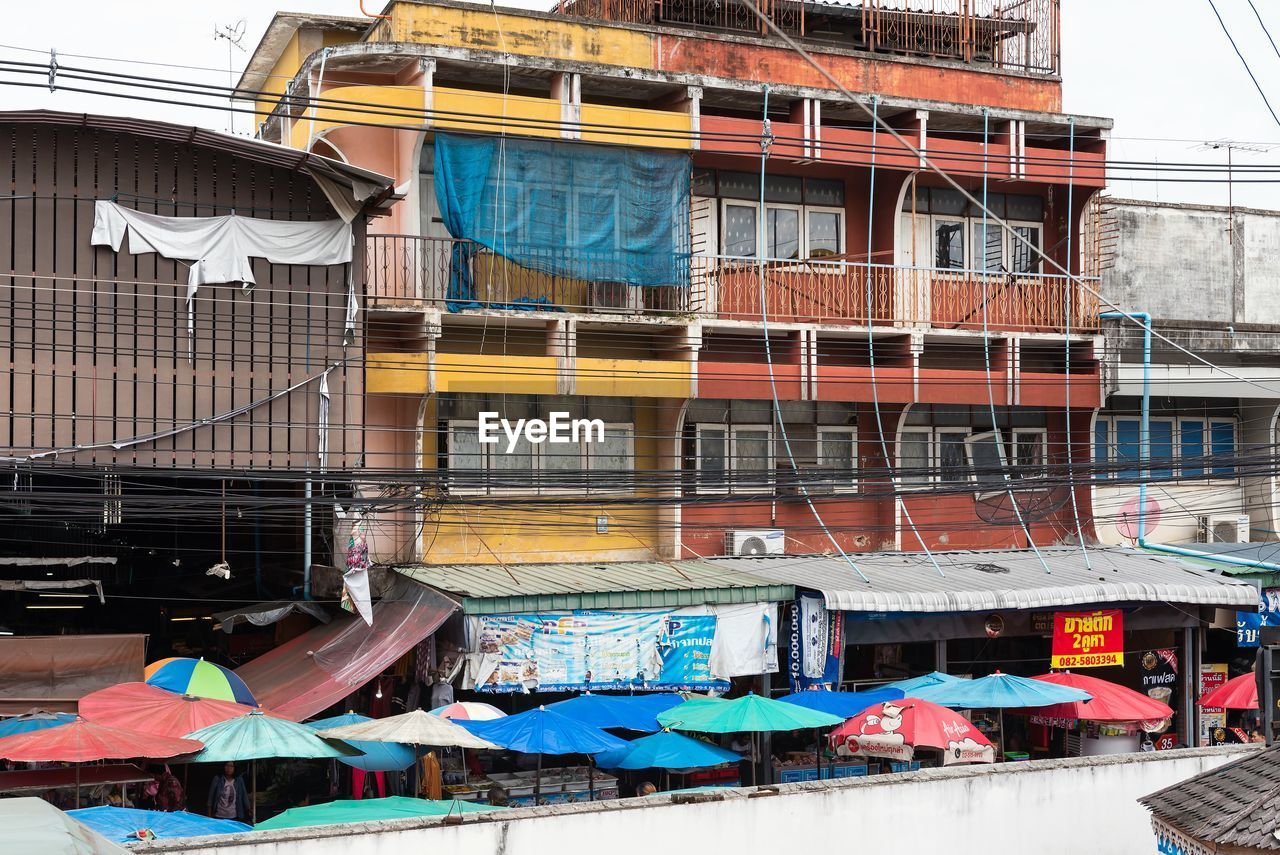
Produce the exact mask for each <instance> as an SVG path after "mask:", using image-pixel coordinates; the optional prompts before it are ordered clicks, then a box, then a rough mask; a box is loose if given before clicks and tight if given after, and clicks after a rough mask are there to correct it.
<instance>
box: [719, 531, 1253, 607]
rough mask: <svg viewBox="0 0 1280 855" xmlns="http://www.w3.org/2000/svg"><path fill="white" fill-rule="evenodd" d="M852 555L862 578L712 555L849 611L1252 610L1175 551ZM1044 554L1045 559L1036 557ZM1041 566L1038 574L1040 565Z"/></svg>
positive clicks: (804, 564)
mask: <svg viewBox="0 0 1280 855" xmlns="http://www.w3.org/2000/svg"><path fill="white" fill-rule="evenodd" d="M933 557H934V559H935V560H936V561H937V562H938V568H940V569H941V570H942V574H945V575H941V574H939V572H938V568H935V567H934V566H933V563H932V562H931V561H930V560H929V558H928V557H926V556H925V555H924V554H923V553H919V552H877V553H863V554H856V555H852V556H851V558H852V559H853V561H854V563H855V564H856V565H857V567H858V570H860V571H861V572H862V574H863V575H864V576H866V577H867V579H869V580H870V581H869V582H864V581H863V580H862V579H860V578H859V577H858V575H857V574H856V573H854V571H853V569H852V568H850V566H849V564H848V562H846V561H845V560H844V559H842V558H834V557H829V556H776V557H761V558H716V559H708V560H707V561H706V563H708V564H715V565H719V566H721V567H724V568H725V569H727V570H732V571H736V572H740V573H749V574H751V575H752V576H755V577H759V578H765V579H772V580H774V581H776V582H782V583H786V584H790V585H794V586H795V587H797V588H810V589H812V590H815V591H820V592H821V593H822V595H823V597H824V598H826V601H827V607H828V608H830V609H836V610H839V611H850V612H908V613H944V612H985V611H998V610H1000V609H1046V608H1059V607H1063V606H1077V605H1087V604H1093V603H1180V604H1186V605H1203V606H1223V607H1234V606H1244V607H1247V608H1256V606H1257V601H1258V594H1257V589H1256V588H1254V586H1253V585H1252V584H1250V583H1248V582H1242V581H1240V580H1238V579H1233V578H1230V577H1228V576H1223V575H1221V574H1218V573H1213V572H1210V571H1209V570H1206V569H1204V568H1201V567H1196V566H1194V565H1192V564H1190V563H1188V562H1186V561H1183V560H1181V559H1179V558H1176V557H1174V556H1172V555H1155V554H1152V553H1147V552H1142V551H1139V550H1134V549H1128V548H1125V547H1090V548H1089V550H1088V561H1087V563H1086V560H1085V555H1084V554H1082V552H1081V550H1080V548H1079V547H1075V546H1070V547H1067V546H1059V547H1052V548H1042V549H1041V550H1040V553H1039V556H1037V554H1036V553H1035V552H1034V551H1032V550H992V551H964V552H935V553H933ZM1042 558H1043V562H1042V560H1041V559H1042ZM1046 567H1047V568H1048V572H1045V568H1046Z"/></svg>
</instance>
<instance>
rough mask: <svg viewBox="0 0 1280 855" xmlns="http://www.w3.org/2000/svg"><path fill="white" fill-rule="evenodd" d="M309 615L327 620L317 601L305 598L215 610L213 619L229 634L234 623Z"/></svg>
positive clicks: (260, 623)
mask: <svg viewBox="0 0 1280 855" xmlns="http://www.w3.org/2000/svg"><path fill="white" fill-rule="evenodd" d="M295 612H297V613H299V614H307V615H311V616H312V617H313V618H315V619H316V620H318V621H320V622H321V623H328V622H329V613H328V612H327V611H325V610H324V606H322V605H320V604H319V603H312V602H307V601H306V600H273V601H271V602H269V603H258V604H257V605H255V606H245V607H244V608H239V609H232V610H230V611H225V612H217V613H215V614H214V616H213V619H214V620H215V621H217V622H219V623H221V624H222V631H223V632H225V633H227V634H230V633H231V630H232V629H234V628H235V626H236V624H239V623H248V624H252V625H253V626H269V625H271V624H273V623H276V622H277V621H282V620H284V619H285V618H286V617H288V616H289V615H291V614H293V613H295Z"/></svg>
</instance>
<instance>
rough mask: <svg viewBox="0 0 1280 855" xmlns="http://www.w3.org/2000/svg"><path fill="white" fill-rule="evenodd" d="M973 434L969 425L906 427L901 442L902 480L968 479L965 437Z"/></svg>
mask: <svg viewBox="0 0 1280 855" xmlns="http://www.w3.org/2000/svg"><path fill="white" fill-rule="evenodd" d="M969 433H970V429H969V428H961V427H955V428H925V427H912V428H903V430H902V437H901V439H900V440H899V441H898V473H897V474H898V480H900V481H901V482H902V483H903V484H906V485H909V486H919V485H922V484H930V483H933V482H935V481H937V482H940V483H944V484H959V483H961V482H963V481H966V480H968V478H969V459H968V455H967V453H966V451H965V440H966V439H967V438H968V436H969ZM935 470H936V471H935Z"/></svg>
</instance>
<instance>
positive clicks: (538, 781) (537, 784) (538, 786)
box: [533, 752, 542, 805]
mask: <svg viewBox="0 0 1280 855" xmlns="http://www.w3.org/2000/svg"><path fill="white" fill-rule="evenodd" d="M540 801H542V752H538V768H537V769H536V770H534V773H533V803H534V805H537V804H538V802H540Z"/></svg>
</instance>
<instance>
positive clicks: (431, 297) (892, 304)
mask: <svg viewBox="0 0 1280 855" xmlns="http://www.w3.org/2000/svg"><path fill="white" fill-rule="evenodd" d="M458 243H465V242H460V241H453V240H450V239H441V238H419V237H413V236H410V235H372V236H370V238H369V242H368V251H367V253H366V261H365V272H366V289H367V294H368V299H369V304H370V306H371V307H372V308H375V309H377V308H381V309H387V308H397V307H403V308H421V307H424V306H433V307H437V308H440V309H444V310H450V311H466V310H468V309H484V308H490V309H523V310H546V311H566V312H589V313H602V314H636V315H649V316H672V317H699V318H718V319H722V320H744V321H755V320H760V318H761V317H762V314H763V313H762V311H761V308H762V307H761V287H760V274H761V270H762V268H763V272H764V289H763V290H764V306H763V308H764V310H765V312H767V314H768V318H769V320H771V321H777V322H788V321H790V322H803V323H824V324H850V325H865V324H873V325H880V326H903V327H930V328H933V329H970V330H976V329H981V328H982V325H983V323H984V307H985V322H986V324H987V325H988V326H990V327H991V328H993V329H997V330H1010V331H1023V332H1057V331H1061V330H1063V329H1065V328H1067V327H1068V320H1069V321H1070V323H1069V326H1070V328H1071V329H1072V330H1073V331H1081V332H1092V331H1095V330H1097V329H1098V323H1099V322H1098V312H1099V302H1098V299H1097V297H1096V296H1095V295H1094V292H1096V291H1097V280H1096V279H1085V280H1083V281H1084V284H1083V285H1081V284H1073V283H1072V282H1071V281H1070V280H1069V279H1068V278H1067V277H1065V276H1057V275H1046V274H1040V273H984V272H980V271H974V270H950V269H931V268H921V267H895V266H889V265H881V264H873V265H870V266H868V265H866V264H860V263H855V262H849V261H840V260H820V259H811V260H807V261H800V260H794V259H765V260H763V261H761V260H759V259H750V258H728V257H722V256H694V257H693V258H691V259H690V284H689V287H687V288H685V287H660V288H638V287H631V286H628V285H621V284H618V283H611V282H590V281H587V280H583V279H573V278H566V277H561V276H554V275H551V274H547V273H542V272H539V271H536V270H530V269H528V268H526V267H521V266H519V265H517V264H514V263H513V262H511V261H508V260H507V259H505V258H502V257H500V256H498V255H495V254H494V253H492V252H490V251H488V250H486V249H484V248H483V247H479V246H476V245H470V247H469V252H468V253H466V255H467V256H468V257H469V259H470V260H469V262H466V263H467V264H468V269H467V271H466V272H467V274H468V275H467V276H466V277H465V278H466V279H467V281H468V282H469V283H470V286H471V287H470V291H471V293H470V294H468V295H467V296H466V297H465V298H461V299H459V295H458V294H457V293H454V294H453V295H450V291H449V283H450V277H451V275H454V274H455V272H454V271H451V269H450V268H451V265H452V264H453V263H454V261H453V259H454V253H453V251H452V250H453V247H454V245H455V244H458ZM456 281H457V277H456V276H455V282H456ZM868 283H869V284H870V287H869V288H868ZM1068 306H1069V307H1070V317H1069V318H1068Z"/></svg>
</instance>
